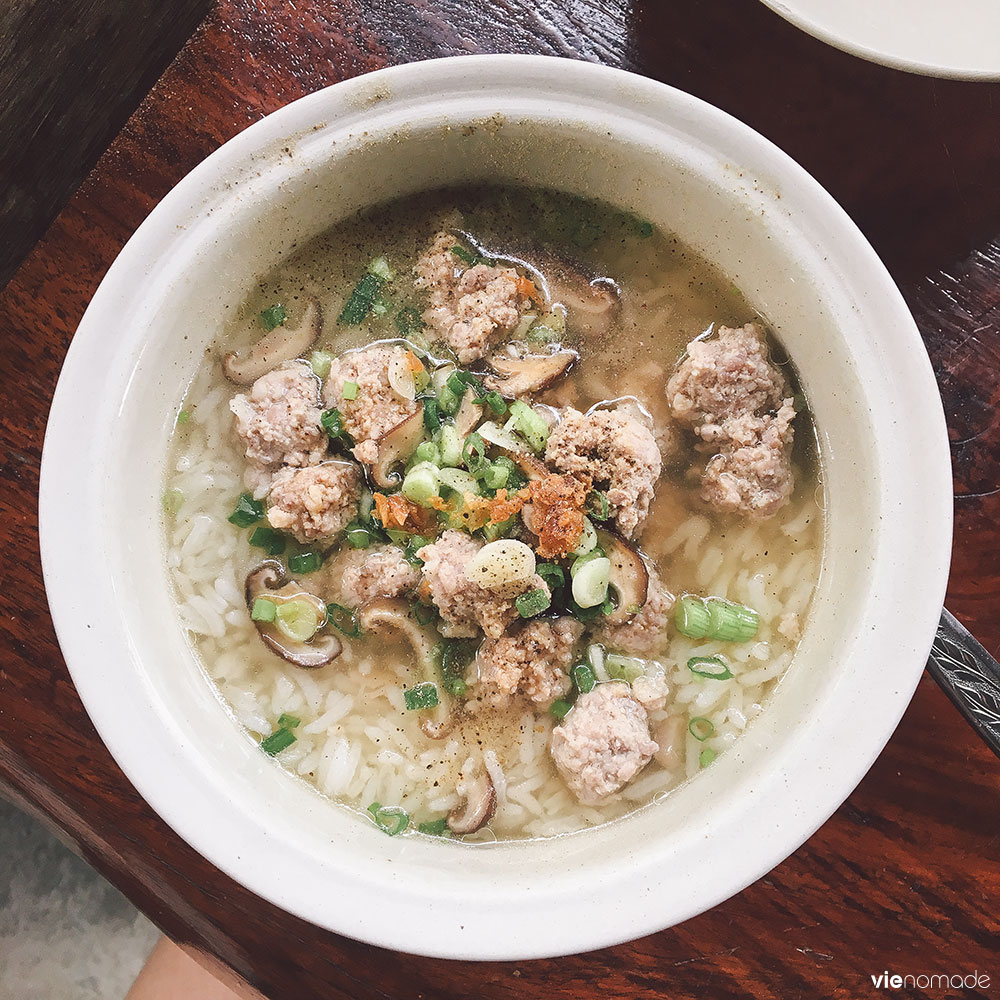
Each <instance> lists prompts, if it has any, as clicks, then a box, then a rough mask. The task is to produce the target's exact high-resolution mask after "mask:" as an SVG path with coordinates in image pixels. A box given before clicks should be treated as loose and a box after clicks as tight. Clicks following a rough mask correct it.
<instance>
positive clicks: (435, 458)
mask: <svg viewBox="0 0 1000 1000" xmlns="http://www.w3.org/2000/svg"><path fill="white" fill-rule="evenodd" d="M441 429H442V430H444V428H443V427H442V428H441ZM410 461H411V462H412V463H413V464H414V465H420V464H421V463H423V462H428V463H430V464H431V465H440V464H441V450H440V448H438V446H437V445H436V444H435V443H434V442H433V441H421V442H420V444H418V445H417V450H416V451H415V452H414V453H413V458H412V459H410Z"/></svg>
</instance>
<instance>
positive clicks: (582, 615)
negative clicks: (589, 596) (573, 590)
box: [566, 597, 604, 622]
mask: <svg viewBox="0 0 1000 1000" xmlns="http://www.w3.org/2000/svg"><path fill="white" fill-rule="evenodd" d="M566 610H567V611H569V613H570V614H571V615H572V616H573V617H574V618H575V619H576V620H577V621H578V622H590V621H593V620H594V619H595V618H596V617H597V616H598V615H601V614H604V609H603V607H602V606H601V605H600V604H597V605H595V606H594V607H592V608H581V607H580V605H579V604H577V603H576V601H574V600H573V598H572V597H570V598H567V600H566Z"/></svg>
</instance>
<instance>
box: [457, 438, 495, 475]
mask: <svg viewBox="0 0 1000 1000" xmlns="http://www.w3.org/2000/svg"><path fill="white" fill-rule="evenodd" d="M462 461H463V462H464V463H465V467H466V468H467V469H468V470H469V472H471V473H472V474H473V475H474V476H478V475H479V473H480V472H482V471H483V470H484V469H485V468H486V464H487V462H488V461H489V459H487V457H486V442H485V441H484V440H483V439H482V437H481V436H480V435H479V434H477V433H476V432H475V431H473V432H472V433H471V434H470V435H469V436H468V437H467V438H466V439H465V443H464V444H463V445H462Z"/></svg>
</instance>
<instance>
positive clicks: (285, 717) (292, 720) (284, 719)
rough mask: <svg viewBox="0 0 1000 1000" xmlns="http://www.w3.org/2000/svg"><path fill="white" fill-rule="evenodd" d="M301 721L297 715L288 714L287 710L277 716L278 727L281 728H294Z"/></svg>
mask: <svg viewBox="0 0 1000 1000" xmlns="http://www.w3.org/2000/svg"><path fill="white" fill-rule="evenodd" d="M301 722H302V720H301V719H300V718H299V717H298V716H297V715H289V714H288V713H287V712H282V713H281V715H280V716H278V727H279V728H281V729H294V728H295V727H296V726H298V725H300V724H301Z"/></svg>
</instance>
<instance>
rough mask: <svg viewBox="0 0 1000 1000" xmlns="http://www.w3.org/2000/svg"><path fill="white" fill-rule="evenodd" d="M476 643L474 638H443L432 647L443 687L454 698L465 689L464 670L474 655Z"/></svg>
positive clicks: (460, 695) (458, 696) (459, 696)
mask: <svg viewBox="0 0 1000 1000" xmlns="http://www.w3.org/2000/svg"><path fill="white" fill-rule="evenodd" d="M476 648H477V643H476V641H475V640H474V639H472V640H469V639H445V640H444V641H443V642H441V643H440V644H439V645H438V646H435V648H434V657H435V659H437V660H438V663H439V664H440V670H441V681H442V683H443V685H444V689H445V690H446V691H448V692H450V693H451V694H453V695H454V696H455V697H456V698H461V697H462V696H463V695H464V694H465V691H466V686H467V685H466V683H465V671H466V669H467V668H468V666H469V663H471V662H472V658H473V657H474V656H475V655H476Z"/></svg>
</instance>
